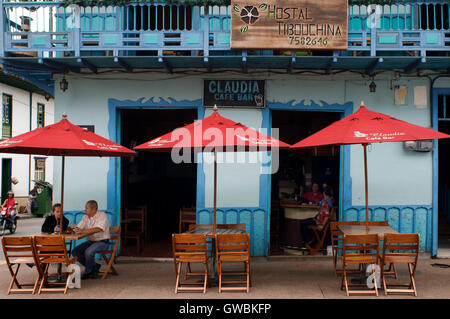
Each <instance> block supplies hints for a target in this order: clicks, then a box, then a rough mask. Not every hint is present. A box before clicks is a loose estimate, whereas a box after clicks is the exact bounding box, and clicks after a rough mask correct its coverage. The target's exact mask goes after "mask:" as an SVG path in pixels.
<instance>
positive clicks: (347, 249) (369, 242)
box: [342, 234, 379, 261]
mask: <svg viewBox="0 0 450 319" xmlns="http://www.w3.org/2000/svg"><path fill="white" fill-rule="evenodd" d="M342 250H343V257H344V261H345V259H346V257H354V256H360V255H364V256H373V257H375V258H376V259H377V260H378V252H379V237H378V234H367V235H345V236H344V244H343V246H342Z"/></svg>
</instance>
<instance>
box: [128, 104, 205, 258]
mask: <svg viewBox="0 0 450 319" xmlns="http://www.w3.org/2000/svg"><path fill="white" fill-rule="evenodd" d="M196 119H197V109H183V110H173V109H172V110H161V109H157V110H156V109H155V110H122V111H121V128H122V132H121V140H122V145H124V146H126V147H129V148H133V147H135V146H136V145H139V144H142V143H144V142H146V141H149V140H151V139H153V138H156V137H159V136H161V135H163V134H166V133H168V132H170V131H172V130H174V129H175V128H177V127H182V126H184V125H186V124H187V123H191V122H193V121H194V120H196ZM138 155H139V156H137V157H135V158H123V159H122V162H121V163H122V167H121V219H122V229H123V230H125V224H127V225H126V226H127V227H128V230H129V232H130V233H132V232H136V231H139V230H140V227H139V226H140V225H139V223H135V222H133V223H127V220H126V218H127V217H126V209H129V211H131V210H133V211H136V210H139V209H142V210H144V212H145V232H146V234H145V235H144V239H143V245H140V246H141V247H140V249H138V248H137V244H136V240H137V239H134V238H129V239H126V238H124V237H123V239H122V250H121V254H122V255H128V256H140V257H170V256H171V238H172V237H171V236H172V234H173V233H177V232H178V218H179V211H180V209H181V208H183V207H192V206H195V200H196V187H197V164H195V163H181V164H175V163H174V162H173V161H172V158H171V153H170V152H169V153H159V152H139V154H138ZM136 224H137V225H136ZM123 235H124V236H126V234H123ZM124 239H125V240H124Z"/></svg>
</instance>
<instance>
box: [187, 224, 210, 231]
mask: <svg viewBox="0 0 450 319" xmlns="http://www.w3.org/2000/svg"><path fill="white" fill-rule="evenodd" d="M212 228H213V225H209V224H208V225H203V224H189V228H188V229H189V231H191V230H194V229H212Z"/></svg>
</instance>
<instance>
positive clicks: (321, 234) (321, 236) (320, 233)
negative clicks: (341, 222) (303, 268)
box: [305, 207, 336, 255]
mask: <svg viewBox="0 0 450 319" xmlns="http://www.w3.org/2000/svg"><path fill="white" fill-rule="evenodd" d="M335 210H336V209H335V207H333V208H332V209H331V212H330V217H329V218H328V220H327V222H326V223H325V225H324V226H323V228H322V230H319V228H318V226H316V225H311V226H308V228H309V229H311V230H312V231H313V232H314V236H315V237H316V244H315V246H314V247H312V246H311V245H309V244H305V247H306V248H307V249H308V250H309V254H310V255H315V254H316V253H317V252H318V251H319V250H322V252H323V253H324V254H326V247H325V248H324V247H323V244H324V242H325V239H326V236H327V233H328V229H329V227H330V222H331V219H332V218H333V216H334V213H335Z"/></svg>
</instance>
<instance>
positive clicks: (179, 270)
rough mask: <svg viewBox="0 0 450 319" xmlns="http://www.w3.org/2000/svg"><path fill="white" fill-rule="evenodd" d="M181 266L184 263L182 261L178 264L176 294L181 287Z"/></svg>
mask: <svg viewBox="0 0 450 319" xmlns="http://www.w3.org/2000/svg"><path fill="white" fill-rule="evenodd" d="M181 264H182V262H181V261H180V262H179V263H178V269H177V280H176V282H175V293H176V294H177V293H178V287H179V285H180V272H181Z"/></svg>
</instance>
